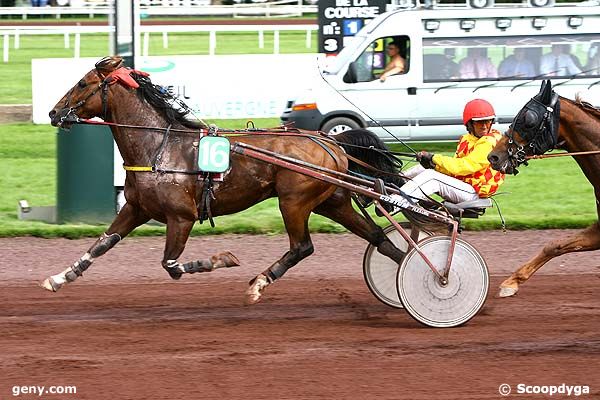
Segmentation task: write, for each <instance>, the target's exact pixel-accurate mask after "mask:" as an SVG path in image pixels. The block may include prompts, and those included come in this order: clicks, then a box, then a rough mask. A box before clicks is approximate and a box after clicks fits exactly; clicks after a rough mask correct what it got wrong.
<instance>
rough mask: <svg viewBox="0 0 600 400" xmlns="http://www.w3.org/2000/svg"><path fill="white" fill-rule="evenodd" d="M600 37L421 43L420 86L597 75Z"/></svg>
mask: <svg viewBox="0 0 600 400" xmlns="http://www.w3.org/2000/svg"><path fill="white" fill-rule="evenodd" d="M599 52H600V34H586V35H567V34H563V35H540V36H535V37H531V36H494V37H468V38H465V37H456V38H450V37H444V38H424V39H423V79H424V81H425V82H448V81H470V80H475V81H480V80H483V81H489V80H519V79H521V80H529V79H541V78H542V77H548V76H558V77H569V78H570V77H573V78H575V79H577V78H584V77H586V76H600V54H598V53H599Z"/></svg>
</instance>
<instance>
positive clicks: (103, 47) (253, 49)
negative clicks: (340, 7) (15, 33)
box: [0, 31, 317, 104]
mask: <svg viewBox="0 0 600 400" xmlns="http://www.w3.org/2000/svg"><path fill="white" fill-rule="evenodd" d="M273 37H274V35H273V32H268V31H266V32H265V34H264V44H265V45H264V48H262V49H260V48H259V47H258V34H257V33H256V32H244V33H238V32H234V33H217V48H216V54H217V55H219V54H221V55H223V54H273ZM73 40H74V39H73V35H71V48H69V49H65V48H64V40H63V36H62V35H47V36H46V35H44V36H42V35H36V36H26V35H24V36H21V39H20V48H19V49H14V48H13V43H12V38H11V48H10V56H9V62H8V63H3V64H2V65H1V66H0V82H2V90H1V91H0V104H31V60H32V59H33V58H72V57H73V51H74V50H73V48H72V47H73ZM305 41H306V32H305V31H291V32H280V33H279V49H280V53H282V54H297V53H313V52H315V51H316V49H317V35H316V33H313V34H312V45H311V48H309V49H308V48H306V44H305ZM108 54H109V46H108V35H103V34H86V35H81V54H80V56H81V57H95V58H98V59H100V58H101V57H104V56H106V55H108ZM207 54H208V33H190V34H169V48H168V49H164V48H163V44H162V35H161V34H153V35H152V34H151V35H150V46H149V55H151V56H165V55H207ZM51 77H52V75H51V73H50V72H49V73H48V79H51Z"/></svg>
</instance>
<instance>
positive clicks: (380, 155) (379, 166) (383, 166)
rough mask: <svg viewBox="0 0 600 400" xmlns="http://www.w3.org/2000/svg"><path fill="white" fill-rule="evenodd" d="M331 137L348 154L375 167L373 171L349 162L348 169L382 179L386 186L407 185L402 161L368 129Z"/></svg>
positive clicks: (352, 130) (349, 131)
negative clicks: (402, 170) (401, 172)
mask: <svg viewBox="0 0 600 400" xmlns="http://www.w3.org/2000/svg"><path fill="white" fill-rule="evenodd" d="M331 137H332V138H334V139H335V140H336V141H337V142H338V144H339V145H340V146H341V147H342V148H343V149H344V150H345V151H346V154H348V155H350V156H352V157H354V158H357V159H359V160H361V161H363V162H364V163H365V164H368V165H370V166H371V167H373V169H370V168H366V167H364V166H362V165H359V164H357V163H355V162H354V161H352V160H348V161H349V163H348V169H349V170H350V171H351V172H354V173H355V174H359V175H368V176H372V177H374V178H380V179H382V180H383V181H384V182H385V183H386V184H393V185H395V186H397V187H400V186H402V185H403V184H404V183H405V179H404V178H403V177H402V175H401V174H400V170H401V169H402V161H401V160H399V159H397V158H396V157H394V156H393V155H392V154H391V153H390V152H389V149H388V147H387V146H386V145H385V144H384V143H383V141H382V140H381V139H379V137H377V135H375V134H374V133H373V132H371V131H369V130H367V129H351V130H348V131H344V132H342V133H338V134H337V135H335V136H331Z"/></svg>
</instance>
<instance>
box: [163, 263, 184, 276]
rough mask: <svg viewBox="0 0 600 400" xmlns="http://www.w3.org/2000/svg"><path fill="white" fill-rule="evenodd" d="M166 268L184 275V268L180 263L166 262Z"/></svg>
mask: <svg viewBox="0 0 600 400" xmlns="http://www.w3.org/2000/svg"><path fill="white" fill-rule="evenodd" d="M167 268H175V269H177V270H178V271H179V272H181V273H183V274H185V267H184V266H183V264H182V263H180V262H177V260H167Z"/></svg>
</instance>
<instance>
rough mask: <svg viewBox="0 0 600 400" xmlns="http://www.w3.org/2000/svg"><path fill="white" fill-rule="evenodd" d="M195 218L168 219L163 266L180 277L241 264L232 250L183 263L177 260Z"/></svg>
mask: <svg viewBox="0 0 600 400" xmlns="http://www.w3.org/2000/svg"><path fill="white" fill-rule="evenodd" d="M194 222H195V220H187V219H177V218H173V219H169V220H168V221H167V242H166V244H165V252H164V255H163V260H162V266H163V268H164V269H165V270H167V272H168V273H169V276H170V277H171V278H172V279H175V280H177V279H179V278H181V275H183V274H184V273H189V274H193V273H195V272H211V271H214V270H215V269H217V268H223V267H235V266H238V265H240V264H239V261H238V259H237V258H236V257H235V256H234V255H233V254H231V253H230V252H224V253H220V254H217V255H214V256H212V257H210V258H209V259H208V260H198V261H191V262H188V263H185V264H181V263H180V262H178V261H177V259H178V258H179V256H181V253H183V250H184V249H185V244H186V242H187V239H188V237H189V235H190V232H191V230H192V227H193V226H194Z"/></svg>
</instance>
